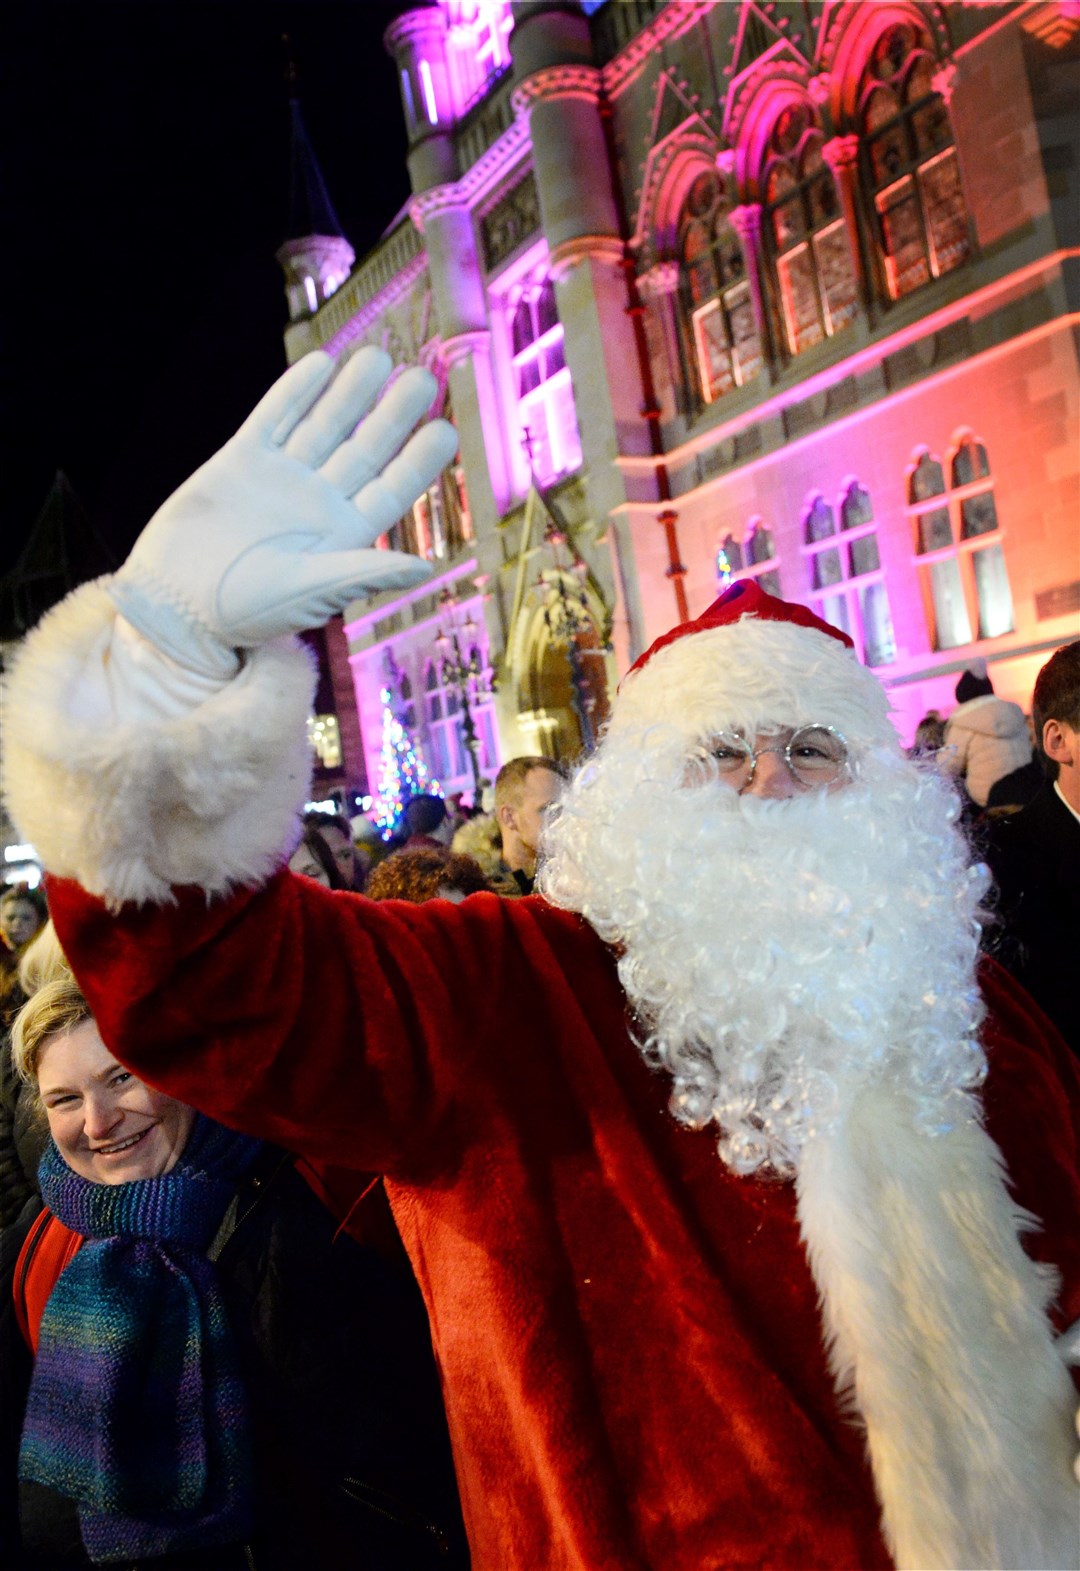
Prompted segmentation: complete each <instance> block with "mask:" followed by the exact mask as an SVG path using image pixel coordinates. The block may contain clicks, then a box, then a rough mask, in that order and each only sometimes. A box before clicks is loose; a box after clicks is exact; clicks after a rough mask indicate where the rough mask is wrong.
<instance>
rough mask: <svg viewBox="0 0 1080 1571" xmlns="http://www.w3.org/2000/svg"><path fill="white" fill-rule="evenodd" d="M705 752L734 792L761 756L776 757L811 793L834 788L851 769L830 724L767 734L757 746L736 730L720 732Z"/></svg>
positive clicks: (742, 786) (842, 740)
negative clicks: (752, 744)
mask: <svg viewBox="0 0 1080 1571" xmlns="http://www.w3.org/2000/svg"><path fill="white" fill-rule="evenodd" d="M785 737H786V740H785ZM708 753H709V756H710V757H711V758H712V760H713V763H714V765H715V767H716V771H717V773H718V774H719V776H720V778H721V779H722V780H723V781H724V782H725V783H726V784H728V785H731V786H733V787H734V788H735V790H736V791H745V790H746V788H747V786H748V785H749V784H750V782H751V781H752V780H753V778H754V771H755V769H756V768H757V761H758V759H759V758H760V757H761V755H762V754H763V753H777V754H779V755H780V757H782V758H783V760H784V762H785V764H786V765H787V767H788V769H789V770H790V772H791V774H792V776H793V777H794V778H795V780H797V781H798V783H799V785H801V786H805V787H807V788H808V789H810V790H813V789H814V788H815V787H817V788H821V787H824V786H830V785H834V784H835V783H836V781H838V780H842V779H843V778H844V777H845V776H846V775H847V774H848V772H849V770H850V767H851V760H850V755H849V753H848V745H847V741H846V740H845V738H844V737H843V736H841V734H840V732H839V731H837V730H836V728H835V726H831V725H804V726H799V727H797V729H796V730H794V731H787V732H785V731H776V732H772V733H768V734H766V738H765V741H764V742H763V743H762V745H761V746H759V747H751V746H750V743H749V742H748V741H747V740H746V738H745V737H744V736H740V735H739V733H738V732H737V731H721V732H720V733H719V735H718V736H715V737H713V738H712V739H711V741H710V742H709V743H708Z"/></svg>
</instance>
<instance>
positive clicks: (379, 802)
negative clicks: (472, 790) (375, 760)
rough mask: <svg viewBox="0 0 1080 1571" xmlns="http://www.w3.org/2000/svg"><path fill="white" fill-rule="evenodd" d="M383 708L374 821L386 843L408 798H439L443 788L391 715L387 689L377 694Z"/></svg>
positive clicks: (396, 717) (407, 735) (405, 730)
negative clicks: (431, 776)
mask: <svg viewBox="0 0 1080 1571" xmlns="http://www.w3.org/2000/svg"><path fill="white" fill-rule="evenodd" d="M379 696H380V698H381V699H382V706H383V736H382V753H381V754H380V757H379V794H378V796H377V797H376V799H375V822H376V823H377V824H378V826H379V830H380V832H381V834H382V837H383V839H384V840H389V839H390V836H391V835H392V834H393V833H394V830H395V828H396V827H397V824H398V822H399V820H400V818H401V814H402V811H403V809H404V807H405V803H406V802H408V801H409V799H410V798H411V797H414V796H422V795H424V794H425V793H426V794H427V795H429V796H442V794H443V792H442V786H441V785H440V784H439V782H438V781H437V780H433V779H431V778H430V776H429V775H428V771H427V765H426V764H425V763H424V760H423V759H422V758H421V757H420V754H419V753H418V752H417V750H416V748H415V747H414V745H413V740H412V738H411V737H410V735H409V733H408V731H407V729H406V728H405V726H404V725H403V724H402V722H401V720H400V719H399V718H398V716H397V715H396V714H395V713H394V707H393V700H392V695H391V692H390V689H389V688H388V687H384V688H383V689H382V690H381V692H380V694H379Z"/></svg>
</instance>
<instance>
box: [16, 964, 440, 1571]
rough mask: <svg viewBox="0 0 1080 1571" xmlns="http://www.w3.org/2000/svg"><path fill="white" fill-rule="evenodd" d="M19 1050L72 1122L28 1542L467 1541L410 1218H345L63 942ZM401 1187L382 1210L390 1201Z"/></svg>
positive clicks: (35, 1435)
mask: <svg viewBox="0 0 1080 1571" xmlns="http://www.w3.org/2000/svg"><path fill="white" fill-rule="evenodd" d="M13 1051H14V1060H15V1064H16V1067H17V1069H18V1071H19V1073H20V1074H22V1075H23V1076H24V1077H25V1079H26V1080H27V1082H28V1083H29V1084H30V1085H31V1086H32V1087H33V1088H34V1092H35V1095H36V1097H37V1098H38V1100H39V1102H40V1106H41V1109H42V1114H43V1116H44V1118H45V1119H46V1120H47V1124H48V1129H49V1135H50V1139H49V1141H48V1144H47V1145H46V1148H45V1154H44V1156H43V1158H42V1162H41V1167H40V1183H41V1194H42V1199H43V1202H44V1206H43V1209H42V1210H41V1212H40V1213H39V1215H38V1216H37V1218H36V1219H35V1220H34V1222H33V1223H32V1225H31V1226H30V1228H29V1231H28V1233H27V1236H26V1239H25V1242H24V1244H23V1246H22V1249H21V1252H20V1254H19V1258H18V1262H17V1264H16V1267H15V1272H14V1287H13V1291H14V1302H15V1315H16V1319H17V1322H18V1325H19V1329H20V1331H21V1333H22V1339H23V1342H24V1344H25V1345H24V1347H22V1348H21V1349H19V1348H17V1347H6V1348H5V1350H4V1363H5V1370H4V1375H5V1378H4V1394H5V1404H6V1405H7V1404H9V1403H13V1401H14V1398H15V1395H16V1393H17V1394H18V1398H19V1402H20V1404H21V1406H22V1414H23V1417H22V1432H21V1440H20V1443H19V1448H18V1461H17V1464H16V1462H15V1458H14V1456H13V1455H12V1456H10V1457H9V1458H8V1459H6V1465H7V1467H8V1469H9V1476H8V1478H7V1479H6V1480H5V1483H6V1484H7V1485H8V1486H9V1487H7V1488H6V1489H5V1492H4V1493H5V1497H6V1498H8V1499H9V1500H11V1499H13V1498H14V1494H15V1489H14V1487H13V1486H12V1475H14V1473H15V1472H16V1471H17V1475H18V1491H17V1492H18V1506H17V1517H18V1523H17V1529H16V1528H15V1524H12V1527H13V1529H14V1530H15V1531H17V1534H18V1539H19V1541H20V1542H21V1545H22V1555H23V1560H22V1562H21V1563H22V1564H23V1565H25V1566H27V1567H37V1566H40V1567H44V1566H53V1565H64V1566H67V1565H72V1566H77V1565H82V1566H87V1565H91V1564H100V1563H112V1562H115V1561H118V1560H119V1561H122V1563H123V1564H125V1565H134V1566H138V1567H140V1568H141V1567H149V1566H154V1567H162V1568H164V1567H179V1566H183V1567H184V1568H192V1571H195V1568H203V1567H206V1568H209V1567H213V1568H214V1571H230V1568H232V1567H234V1566H235V1567H237V1568H238V1571H239V1568H240V1567H245V1568H251V1567H255V1568H257V1571H262V1568H269V1571H295V1568H296V1567H298V1566H301V1565H303V1566H304V1567H312V1568H317V1567H326V1568H327V1571H332V1568H337V1567H339V1566H342V1565H354V1566H357V1567H365V1566H369V1567H376V1566H377V1567H379V1568H387V1571H389V1568H401V1571H406V1568H408V1571H413V1568H416V1571H420V1568H426V1567H428V1566H431V1567H434V1566H436V1565H438V1566H440V1567H447V1566H455V1565H460V1564H461V1561H460V1559H458V1558H456V1556H455V1549H456V1546H457V1545H458V1543H459V1541H460V1531H461V1530H460V1524H459V1521H458V1518H457V1507H456V1495H455V1490H454V1485H453V1475H452V1469H451V1467H450V1463H449V1458H448V1451H447V1445H446V1439H445V1432H444V1426H443V1419H442V1413H441V1404H440V1400H439V1397H438V1392H437V1385H436V1379H435V1374H434V1368H433V1364H432V1358H431V1351H430V1343H429V1341H428V1338H427V1331H426V1323H425V1319H424V1314H423V1308H422V1305H421V1304H420V1301H419V1295H418V1293H417V1291H416V1287H415V1283H414V1282H413V1281H412V1278H411V1275H410V1274H409V1272H408V1270H407V1266H406V1265H405V1264H404V1263H403V1260H402V1259H399V1258H398V1257H397V1255H396V1254H395V1251H394V1248H393V1241H392V1234H391V1235H390V1243H389V1245H387V1246H384V1247H379V1248H377V1247H375V1245H374V1243H373V1242H369V1243H368V1245H367V1247H363V1248H362V1247H358V1245H357V1243H356V1242H355V1241H354V1239H352V1238H349V1237H345V1236H338V1235H337V1232H336V1231H335V1224H334V1221H333V1218H332V1217H331V1216H330V1214H329V1212H328V1211H327V1210H326V1209H325V1207H324V1206H323V1204H322V1203H321V1202H320V1200H319V1199H317V1198H316V1196H315V1194H314V1193H313V1189H312V1185H311V1183H310V1182H309V1183H305V1182H304V1180H303V1178H302V1177H301V1176H300V1174H299V1173H298V1171H297V1169H296V1166H295V1164H294V1162H293V1159H292V1158H291V1157H289V1156H288V1155H287V1154H285V1153H283V1152H281V1151H278V1150H276V1149H274V1148H270V1147H266V1146H264V1145H262V1144H261V1143H260V1142H258V1141H256V1140H252V1139H250V1138H248V1137H247V1136H244V1135H238V1134H235V1133H234V1132H233V1131H232V1130H229V1129H226V1128H224V1126H222V1125H220V1124H217V1123H214V1122H213V1121H212V1120H211V1119H208V1118H205V1117H203V1116H202V1115H201V1114H198V1113H196V1112H195V1111H194V1109H193V1108H190V1107H188V1106H186V1105H185V1104H184V1103H182V1102H179V1101H177V1100H176V1099H175V1098H173V1097H170V1096H166V1095H164V1094H163V1093H162V1092H160V1091H157V1090H155V1089H154V1088H153V1087H152V1086H150V1085H147V1084H146V1083H145V1082H143V1081H141V1080H139V1079H138V1078H137V1077H136V1076H134V1075H132V1074H130V1073H129V1072H128V1071H127V1070H126V1069H124V1068H123V1066H122V1065H121V1064H119V1063H118V1062H117V1061H116V1059H115V1058H114V1057H113V1055H112V1054H111V1053H110V1051H109V1049H108V1047H107V1046H106V1045H105V1043H104V1042H103V1041H102V1039H101V1035H100V1033H99V1031H98V1028H97V1025H96V1024H95V1022H94V1020H93V1018H92V1016H91V1014H90V1011H89V1008H88V1006H87V1004H86V1000H85V999H84V998H83V995H82V994H81V992H80V991H79V988H78V986H77V984H76V982H75V980H74V978H73V977H72V975H71V973H70V971H69V970H68V969H67V966H66V964H64V963H63V961H62V957H59V956H54V964H53V966H52V974H51V975H48V976H47V978H46V979H45V980H44V981H43V983H42V985H41V986H40V987H39V989H38V990H37V992H35V993H34V995H33V997H32V998H31V999H30V1001H29V1003H28V1004H27V1005H26V1006H25V1007H24V1009H23V1010H22V1011H21V1012H20V1014H19V1016H18V1017H17V1020H16V1023H15V1028H14V1032H13ZM380 1198H381V1197H379V1196H378V1194H377V1192H375V1191H373V1192H372V1193H371V1194H370V1195H368V1196H367V1197H366V1198H365V1199H364V1201H363V1206H362V1207H361V1215H360V1217H359V1219H358V1225H359V1226H360V1227H361V1228H362V1227H363V1226H364V1225H365V1222H366V1224H367V1225H368V1227H369V1229H370V1230H371V1231H372V1232H374V1229H375V1228H376V1227H377V1226H379V1225H382V1223H383V1222H384V1220H386V1219H384V1218H382V1217H381V1216H380V1215H379V1213H378V1211H377V1209H376V1208H377V1207H378V1202H379V1199H380ZM354 1230H355V1227H354ZM9 1318H10V1317H9ZM12 1340H14V1339H12ZM20 1355H21V1356H20ZM12 1514H13V1515H15V1514H16V1512H15V1510H14V1508H12ZM10 1536H11V1535H6V1537H10ZM16 1563H19V1562H16Z"/></svg>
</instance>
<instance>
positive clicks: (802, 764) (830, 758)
mask: <svg viewBox="0 0 1080 1571" xmlns="http://www.w3.org/2000/svg"><path fill="white" fill-rule="evenodd" d="M787 757H788V763H789V764H790V766H791V772H792V774H793V775H794V776H795V778H796V780H801V781H802V783H803V785H811V786H813V785H818V786H823V785H831V784H832V782H833V781H834V780H839V778H840V776H841V775H842V774H843V773H844V770H845V769H846V768H847V761H848V750H847V743H846V742H845V741H844V739H843V737H842V736H840V735H839V734H838V733H837V732H836V731H830V730H829V729H828V727H827V726H814V725H808V726H803V727H802V728H801V729H800V730H798V731H796V732H795V735H794V736H793V737H792V738H791V741H790V742H789V743H788V745H787Z"/></svg>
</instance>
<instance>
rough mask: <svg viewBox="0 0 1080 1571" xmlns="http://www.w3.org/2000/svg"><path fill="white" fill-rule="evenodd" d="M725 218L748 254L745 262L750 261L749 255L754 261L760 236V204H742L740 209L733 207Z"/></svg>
mask: <svg viewBox="0 0 1080 1571" xmlns="http://www.w3.org/2000/svg"><path fill="white" fill-rule="evenodd" d="M727 218H728V223H729V224H730V225H731V227H732V229H734V231H735V233H736V234H737V235H738V237H739V239H740V240H741V241H742V243H743V246H744V248H745V249H746V250H747V252H748V256H747V260H748V261H749V260H750V256H751V255H753V256H754V258H755V260H756V255H757V253H756V247H757V243H758V239H759V237H760V235H761V203H760V202H744V203H743V205H742V206H741V207H733V208H732V209H731V212H730V213H729V214H728V215H727Z"/></svg>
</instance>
